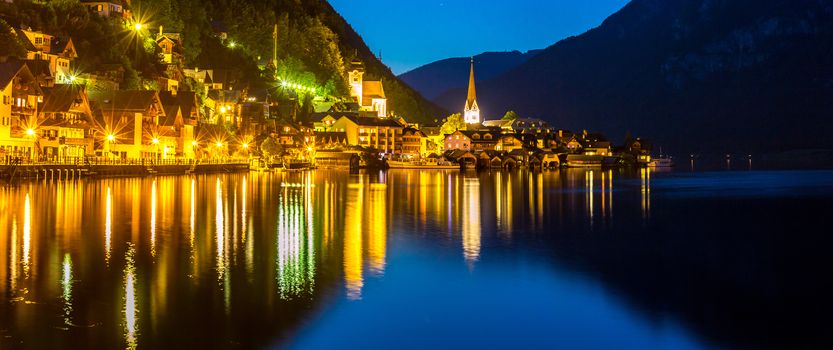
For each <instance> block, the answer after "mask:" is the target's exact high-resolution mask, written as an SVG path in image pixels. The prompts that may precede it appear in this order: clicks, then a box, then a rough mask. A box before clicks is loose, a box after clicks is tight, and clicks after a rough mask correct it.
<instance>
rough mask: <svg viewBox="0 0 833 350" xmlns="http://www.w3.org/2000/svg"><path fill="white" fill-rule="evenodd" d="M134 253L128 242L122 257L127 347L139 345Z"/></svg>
mask: <svg viewBox="0 0 833 350" xmlns="http://www.w3.org/2000/svg"><path fill="white" fill-rule="evenodd" d="M135 255H136V249H135V248H134V247H133V245H132V244H130V245H129V246H128V248H127V253H126V254H125V259H124V260H125V264H124V341H125V343H126V344H127V348H128V349H136V347H137V346H138V345H139V339H138V323H137V321H138V318H139V317H138V314H139V310H138V307H137V300H136V266H135V263H136V261H135Z"/></svg>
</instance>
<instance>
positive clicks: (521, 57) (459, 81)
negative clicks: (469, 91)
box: [399, 50, 541, 110]
mask: <svg viewBox="0 0 833 350" xmlns="http://www.w3.org/2000/svg"><path fill="white" fill-rule="evenodd" d="M540 52H541V50H530V51H527V52H526V53H523V52H520V51H507V52H485V53H482V54H479V55H477V56H474V59H475V62H477V76H478V77H479V78H480V79H483V80H488V79H492V78H495V77H497V76H499V75H501V74H503V73H506V72H507V71H509V70H511V69H512V68H515V67H517V66H519V65H521V64H523V63H524V62H526V61H528V60H529V59H530V58H532V57H534V56H535V55H536V54H538V53H540ZM469 60H470V58H469V57H456V58H448V59H444V60H440V61H436V62H432V63H429V64H426V65H424V66H421V67H419V68H416V69H413V70H411V71H409V72H406V73H403V74H400V75H399V79H401V80H402V81H404V82H405V83H406V84H408V85H410V86H411V87H413V88H414V90H416V91H419V93H421V94H422V96H425V98H427V99H434V98H436V97H438V96H440V95H441V94H442V93H444V92H447V91H448V90H452V89H463V88H465V87H466V83H467V82H468V77H469ZM458 104H459V103H458ZM456 109H459V108H455V110H456Z"/></svg>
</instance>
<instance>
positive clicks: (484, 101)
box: [435, 0, 833, 154]
mask: <svg viewBox="0 0 833 350" xmlns="http://www.w3.org/2000/svg"><path fill="white" fill-rule="evenodd" d="M464 100H465V90H464V89H458V90H455V91H451V92H449V93H446V94H443V95H442V96H440V97H439V98H437V99H435V101H438V102H439V103H440V104H441V105H442V106H445V107H446V108H448V109H451V110H457V109H459V108H455V107H458V106H459V105H460V104H461V101H464ZM478 103H479V104H480V106H481V109H482V110H483V111H484V113H485V115H486V116H487V118H499V117H500V116H501V115H502V113H503V112H504V111H506V110H509V109H512V110H515V111H517V112H519V113H520V114H521V115H524V116H537V117H543V118H546V119H549V120H550V121H552V122H553V124H554V125H556V126H558V127H564V128H570V129H575V130H581V129H592V130H598V131H601V132H604V133H607V134H608V135H609V136H611V137H613V138H614V139H619V140H621V139H622V138H623V136H624V135H625V133H626V132H628V131H630V132H632V133H633V134H634V135H641V136H643V137H646V138H649V139H652V140H653V141H654V144H655V145H660V146H664V149H665V150H666V151H670V152H672V153H674V152H676V153H678V154H687V152H715V153H716V152H776V151H783V150H789V149H811V148H833V137H830V135H833V0H789V1H787V0H732V1H729V0H634V1H632V2H630V3H629V4H628V5H626V6H625V7H624V8H623V9H622V10H620V11H619V12H617V13H615V14H614V15H612V16H610V17H609V18H608V19H607V20H605V21H604V22H603V23H602V25H601V26H600V27H598V28H595V29H592V30H590V31H588V32H587V33H585V34H582V35H580V36H577V37H572V38H568V39H565V40H563V41H561V42H558V43H557V44H555V45H553V46H551V47H549V48H547V49H545V50H544V51H543V52H541V53H540V54H538V55H537V56H535V57H534V58H532V59H530V60H529V61H528V62H526V63H524V64H522V65H521V66H519V67H517V68H515V69H513V70H511V71H509V72H507V73H505V74H503V75H501V76H500V77H497V78H495V79H492V80H490V81H486V82H483V83H480V84H479V86H478Z"/></svg>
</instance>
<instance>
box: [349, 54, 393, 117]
mask: <svg viewBox="0 0 833 350" xmlns="http://www.w3.org/2000/svg"><path fill="white" fill-rule="evenodd" d="M350 66H351V68H350V71H349V72H348V73H347V75H348V83H349V84H350V96H351V97H353V99H354V100H355V101H356V102H357V103H358V104H359V110H360V111H365V112H376V115H377V116H378V117H379V118H384V117H386V116H387V115H388V99H387V97H386V95H385V89H384V86H383V85H382V81H381V80H364V64H363V63H362V62H361V61H359V60H357V59H356V60H353V61H352V62H350Z"/></svg>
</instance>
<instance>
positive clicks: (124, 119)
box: [90, 90, 166, 160]
mask: <svg viewBox="0 0 833 350" xmlns="http://www.w3.org/2000/svg"><path fill="white" fill-rule="evenodd" d="M90 100H92V101H93V102H94V103H93V113H94V114H95V117H96V119H97V120H96V123H97V124H98V127H99V128H100V135H99V136H97V137H101V138H102V142H103V145H104V147H103V154H104V155H105V156H108V157H109V156H112V157H117V158H121V159H148V160H152V159H159V158H161V156H162V154H163V151H164V149H163V147H164V145H161V142H160V141H161V140H160V139H159V136H160V135H159V134H158V132H159V128H158V126H159V125H160V121H162V120H165V118H166V115H165V110H164V108H163V107H162V103H161V102H160V100H159V95H158V94H157V93H156V92H155V91H144V90H142V91H139V90H135V91H106V92H97V93H95V94H93V93H90ZM154 140H156V142H154Z"/></svg>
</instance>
